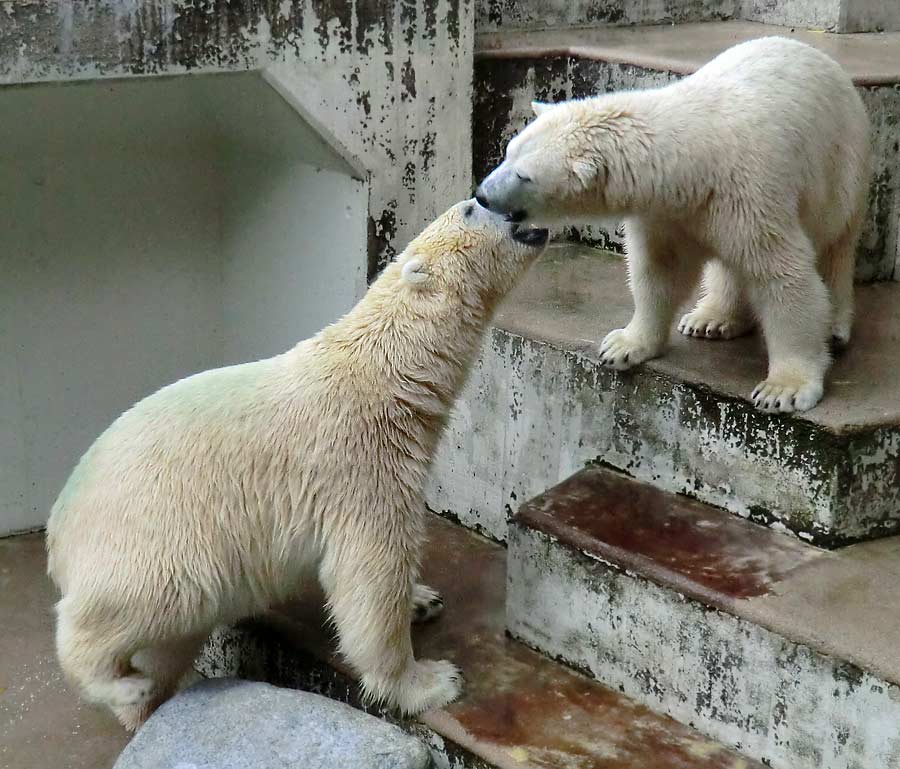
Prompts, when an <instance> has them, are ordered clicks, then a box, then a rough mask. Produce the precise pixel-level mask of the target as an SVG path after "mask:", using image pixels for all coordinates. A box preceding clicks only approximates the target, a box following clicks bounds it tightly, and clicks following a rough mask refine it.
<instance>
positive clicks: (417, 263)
mask: <svg viewBox="0 0 900 769" xmlns="http://www.w3.org/2000/svg"><path fill="white" fill-rule="evenodd" d="M430 277H431V272H430V271H429V269H428V267H427V265H425V264H424V263H423V262H422V260H421V259H419V257H417V256H413V257H411V258H410V259H409V260H408V261H406V262H404V263H403V266H402V267H401V268H400V278H401V279H402V280H403V282H404V283H408V284H409V285H410V286H417V287H419V286H423V285H424V284H425V283H427V282H428V279H429V278H430Z"/></svg>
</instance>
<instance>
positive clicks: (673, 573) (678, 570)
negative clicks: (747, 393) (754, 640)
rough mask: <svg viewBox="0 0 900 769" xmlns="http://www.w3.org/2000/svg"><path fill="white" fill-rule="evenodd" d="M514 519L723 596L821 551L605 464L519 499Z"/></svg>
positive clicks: (750, 591)
mask: <svg viewBox="0 0 900 769" xmlns="http://www.w3.org/2000/svg"><path fill="white" fill-rule="evenodd" d="M516 518H517V520H518V521H519V522H520V523H522V524H524V525H526V526H529V527H531V528H535V529H537V530H539V531H542V532H544V533H547V534H550V535H552V536H555V537H557V538H559V539H560V540H561V541H563V542H565V543H567V544H569V545H570V546H573V547H575V548H577V549H579V550H581V551H582V552H584V553H587V554H588V555H591V556H599V557H600V558H602V559H603V560H605V561H608V562H610V563H613V564H615V565H617V566H619V567H621V568H627V569H635V570H637V571H639V572H640V573H642V574H644V575H645V576H647V577H649V578H651V579H654V580H657V581H660V582H664V583H671V582H673V581H675V582H677V583H678V587H679V588H680V589H683V590H685V591H686V592H689V593H691V592H699V593H701V594H703V595H704V596H709V595H718V596H720V597H722V598H726V599H737V598H749V597H753V596H760V595H765V594H766V593H768V592H770V590H771V588H772V586H773V585H774V584H776V583H777V582H779V581H781V580H782V579H784V577H785V576H787V574H789V573H790V572H792V571H794V570H795V569H797V568H798V567H799V566H801V565H802V564H803V563H805V562H807V561H809V560H811V559H814V558H817V557H820V556H821V555H822V551H819V550H817V549H816V548H813V547H811V546H810V545H806V544H804V543H802V542H799V541H797V540H794V539H790V538H789V537H786V536H784V535H783V534H779V533H778V532H775V531H772V530H770V529H766V528H763V527H761V526H758V525H756V524H752V523H749V522H747V521H744V520H741V519H739V518H736V517H735V516H734V515H732V514H731V513H728V512H727V511H725V510H720V509H718V508H714V507H712V506H710V505H706V504H703V503H700V502H697V501H695V500H692V499H688V498H686V497H683V496H678V495H675V494H671V493H668V492H665V491H662V490H660V489H657V488H654V487H652V486H650V485H648V484H645V483H640V482H638V481H635V480H633V479H630V478H627V477H625V476H622V475H620V474H618V473H616V472H613V471H611V470H608V469H606V468H589V469H587V470H582V471H581V472H579V473H576V474H575V475H573V476H572V477H570V478H569V479H567V480H565V481H563V482H562V483H560V484H559V485H557V486H555V487H554V488H552V489H550V490H549V491H547V492H546V493H545V494H542V495H541V496H539V497H537V498H536V499H534V500H532V501H531V502H528V503H527V504H525V505H524V506H523V507H522V509H521V510H520V511H519V513H518V515H517V516H516Z"/></svg>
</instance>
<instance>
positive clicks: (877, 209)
mask: <svg viewBox="0 0 900 769" xmlns="http://www.w3.org/2000/svg"><path fill="white" fill-rule="evenodd" d="M679 77H681V75H679V74H678V73H675V72H664V71H659V70H651V69H645V68H642V67H635V66H632V65H627V64H615V63H609V62H603V61H595V60H591V59H582V58H575V57H571V56H547V57H533V58H499V57H495V56H492V55H488V54H480V55H478V56H477V57H476V61H475V104H474V113H473V120H472V124H473V128H474V131H473V135H474V136H478V137H480V138H479V141H477V142H476V143H475V145H474V146H473V173H474V178H475V179H476V181H479V180H481V179H483V178H484V177H485V176H486V175H487V174H488V173H489V172H490V170H491V169H492V168H494V166H496V165H497V163H499V162H500V161H501V160H502V158H503V153H504V149H505V147H506V144H507V142H508V141H509V139H510V138H512V137H513V136H514V135H515V134H516V133H518V132H519V131H520V130H521V129H522V128H523V127H524V126H525V125H526V123H527V122H528V121H530V120H531V119H532V118H533V114H532V112H531V106H530V104H531V101H532V100H533V99H538V100H546V101H552V102H556V101H562V100H564V99H573V98H582V97H585V96H591V95H595V94H599V93H607V92H610V91H621V90H627V89H634V88H651V87H657V86H661V85H665V84H667V83H670V82H672V81H674V80H676V79H678V78H679ZM859 91H860V94H861V96H862V98H863V101H864V102H865V104H866V108H867V109H868V111H869V115H870V117H871V120H872V128H873V142H874V147H873V161H874V167H873V178H872V185H871V190H870V204H869V212H868V219H867V224H866V228H865V231H864V233H863V237H862V241H861V243H860V249H859V253H858V258H857V271H856V276H857V279H858V280H861V281H868V280H889V279H892V278H898V277H900V271H898V269H897V266H898V263H900V242H898V227H900V153H898V148H900V124H898V123H897V121H896V116H897V115H898V114H900V88H898V87H897V86H871V87H868V86H867V87H860V89H859ZM576 232H577V233H578V237H579V238H580V239H583V240H587V241H590V242H596V243H597V244H598V245H601V246H603V247H611V248H616V249H621V247H622V235H621V231H620V232H618V233H617V232H616V231H615V228H614V227H586V228H578V230H577V231H576Z"/></svg>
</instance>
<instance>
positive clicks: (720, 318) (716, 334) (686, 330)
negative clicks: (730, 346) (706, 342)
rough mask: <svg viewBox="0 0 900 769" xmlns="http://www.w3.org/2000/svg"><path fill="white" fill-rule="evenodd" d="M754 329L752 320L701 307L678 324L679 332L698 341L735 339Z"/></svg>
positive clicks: (696, 308) (692, 311) (685, 316)
mask: <svg viewBox="0 0 900 769" xmlns="http://www.w3.org/2000/svg"><path fill="white" fill-rule="evenodd" d="M752 329H753V321H752V320H751V319H750V318H742V317H740V316H736V315H728V314H725V313H721V312H716V311H715V310H714V309H711V308H707V307H699V306H698V307H695V308H694V309H693V310H691V311H690V312H689V313H687V314H686V315H684V316H683V317H682V318H681V321H680V322H679V323H678V331H679V332H681V333H682V334H684V335H685V336H692V337H695V338H697V339H734V338H735V337H738V336H743V335H744V334H746V333H748V332H750V331H751V330H752Z"/></svg>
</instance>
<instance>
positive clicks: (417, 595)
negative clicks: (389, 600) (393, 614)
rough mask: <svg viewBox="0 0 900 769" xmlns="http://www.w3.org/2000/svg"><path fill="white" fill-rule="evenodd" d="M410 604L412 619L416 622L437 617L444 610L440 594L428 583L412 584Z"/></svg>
mask: <svg viewBox="0 0 900 769" xmlns="http://www.w3.org/2000/svg"><path fill="white" fill-rule="evenodd" d="M412 604H413V616H412V621H413V622H416V623H420V622H428V621H429V620H432V619H434V618H435V617H439V616H440V615H441V612H442V611H444V599H443V598H442V597H441V594H440V593H439V592H437V590H434V589H433V588H430V587H428V585H421V584H417V585H414V586H413V593H412Z"/></svg>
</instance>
